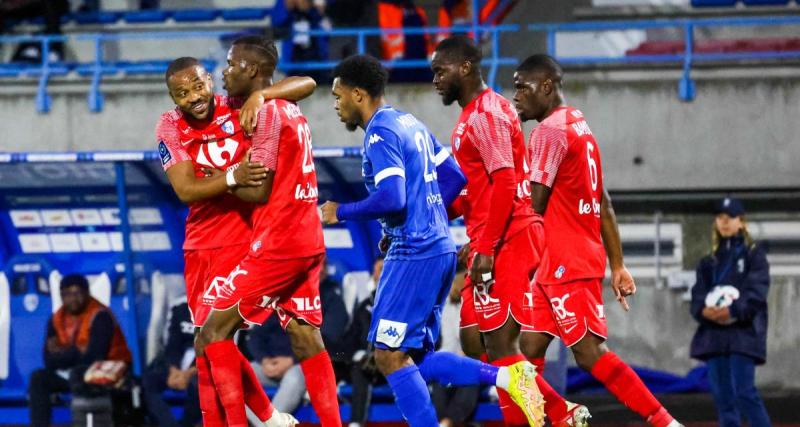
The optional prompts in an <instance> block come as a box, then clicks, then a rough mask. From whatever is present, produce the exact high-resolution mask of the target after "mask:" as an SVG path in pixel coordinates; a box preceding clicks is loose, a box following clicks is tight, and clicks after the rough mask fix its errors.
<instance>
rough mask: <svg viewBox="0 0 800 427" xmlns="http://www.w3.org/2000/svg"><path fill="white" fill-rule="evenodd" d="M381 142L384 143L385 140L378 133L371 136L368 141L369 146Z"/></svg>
mask: <svg viewBox="0 0 800 427" xmlns="http://www.w3.org/2000/svg"><path fill="white" fill-rule="evenodd" d="M379 141H383V138H381V136H380V135H378V134H377V133H373V134H372V135H370V136H369V141H367V144H369V145H372V144H374V143H376V142H379Z"/></svg>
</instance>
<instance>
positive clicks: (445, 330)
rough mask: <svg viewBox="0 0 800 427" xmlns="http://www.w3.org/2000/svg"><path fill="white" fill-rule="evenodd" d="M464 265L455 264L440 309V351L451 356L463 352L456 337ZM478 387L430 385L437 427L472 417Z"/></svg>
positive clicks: (456, 424)
mask: <svg viewBox="0 0 800 427" xmlns="http://www.w3.org/2000/svg"><path fill="white" fill-rule="evenodd" d="M465 273H466V266H465V265H462V264H459V266H458V270H456V277H455V279H454V280H453V287H452V288H450V295H449V296H448V297H447V302H446V303H445V306H444V309H443V310H442V327H441V330H442V333H441V348H440V349H439V350H440V351H446V352H450V353H454V354H461V355H463V354H464V353H463V352H462V351H461V339H460V337H459V330H460V329H459V324H460V319H461V288H463V287H464V279H465V278H466V276H465ZM480 392H481V388H480V387H479V386H470V387H446V386H443V385H441V384H439V383H434V384H433V391H432V393H431V400H433V405H434V406H435V407H436V414H438V416H439V426H440V427H453V426H458V425H463V424H464V423H465V422H467V421H468V420H470V419H471V418H472V414H473V413H474V412H475V408H477V406H478V397H480Z"/></svg>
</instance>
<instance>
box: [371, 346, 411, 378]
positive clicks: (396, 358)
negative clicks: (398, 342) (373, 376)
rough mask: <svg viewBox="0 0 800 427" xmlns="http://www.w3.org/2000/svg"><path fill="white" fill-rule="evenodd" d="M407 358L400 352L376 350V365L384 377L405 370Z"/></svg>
mask: <svg viewBox="0 0 800 427" xmlns="http://www.w3.org/2000/svg"><path fill="white" fill-rule="evenodd" d="M407 358H408V356H407V355H406V354H405V353H403V352H401V351H399V350H383V349H375V365H376V366H377V367H378V370H379V371H381V373H382V374H383V375H384V376H387V375H390V374H391V373H392V372H395V371H397V370H399V369H401V368H403V367H404V366H405V365H406V359H407Z"/></svg>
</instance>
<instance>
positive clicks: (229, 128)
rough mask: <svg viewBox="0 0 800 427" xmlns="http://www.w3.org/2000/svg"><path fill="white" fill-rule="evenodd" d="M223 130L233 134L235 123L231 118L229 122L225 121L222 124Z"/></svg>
mask: <svg viewBox="0 0 800 427" xmlns="http://www.w3.org/2000/svg"><path fill="white" fill-rule="evenodd" d="M222 131H223V132H225V133H227V134H229V135H233V132H234V129H233V123H231V121H230V120H228V121H227V122H225V123H223V124H222Z"/></svg>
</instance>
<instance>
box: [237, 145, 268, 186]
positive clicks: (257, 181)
mask: <svg viewBox="0 0 800 427" xmlns="http://www.w3.org/2000/svg"><path fill="white" fill-rule="evenodd" d="M251 152H252V149H251V150H247V154H246V155H245V156H244V158H243V159H242V161H241V162H239V167H237V168H236V170H234V171H233V177H234V178H235V179H236V185H239V186H242V187H259V186H260V185H261V183H262V181H263V179H264V178H266V177H267V171H268V169H267V168H265V167H264V164H263V163H261V162H251V161H250V154H251Z"/></svg>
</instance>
